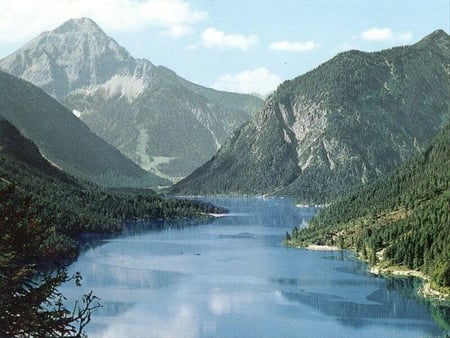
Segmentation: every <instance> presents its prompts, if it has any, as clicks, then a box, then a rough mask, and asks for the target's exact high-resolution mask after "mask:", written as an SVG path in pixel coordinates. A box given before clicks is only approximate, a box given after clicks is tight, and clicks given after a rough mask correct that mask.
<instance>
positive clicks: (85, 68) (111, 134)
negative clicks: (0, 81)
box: [0, 18, 263, 180]
mask: <svg viewBox="0 0 450 338" xmlns="http://www.w3.org/2000/svg"><path fill="white" fill-rule="evenodd" d="M0 69H3V70H5V71H7V72H9V73H11V74H13V75H15V76H18V77H21V78H23V79H25V80H27V81H30V82H32V83H34V84H35V85H37V86H39V87H41V88H42V89H44V90H45V91H46V92H47V93H49V94H50V95H52V96H54V97H55V98H56V99H57V100H58V101H60V102H61V103H63V104H64V105H65V106H66V107H68V108H69V109H70V110H72V111H73V112H74V114H76V115H77V116H79V117H80V118H81V119H82V120H83V121H84V122H85V123H86V124H87V125H88V126H89V127H90V128H91V129H92V130H93V131H94V132H95V133H96V134H97V135H99V136H100V137H102V138H103V139H105V140H106V141H107V142H109V143H110V144H112V145H113V146H115V147H116V148H117V149H119V150H120V151H121V152H122V153H123V154H125V155H126V156H128V157H129V158H130V159H132V160H133V161H134V162H135V163H137V164H138V165H140V166H141V167H142V168H144V169H145V170H150V171H152V172H155V173H157V174H158V175H160V176H164V177H168V178H171V179H173V180H177V179H179V178H180V177H184V176H186V175H187V174H189V173H190V172H192V171H193V170H194V169H195V168H197V167H199V166H200V165H201V164H203V163H204V162H206V161H207V160H208V159H210V158H211V156H212V155H214V154H215V153H216V151H217V149H218V148H219V147H220V145H221V144H222V143H223V142H224V140H226V139H227V138H228V137H229V136H230V135H231V134H232V132H233V131H235V130H236V129H237V128H238V127H239V126H240V125H242V123H244V122H245V121H247V120H248V119H249V118H250V116H251V114H252V113H253V112H254V111H255V110H256V109H258V108H259V107H260V106H261V105H262V102H263V101H262V100H261V99H259V98H257V97H255V96H251V95H244V94H234V93H226V92H220V91H216V90H213V89H208V88H205V87H202V86H199V85H196V84H194V83H191V82H189V81H186V80H184V79H183V78H181V77H179V76H177V75H176V74H175V73H174V72H173V71H171V70H169V69H167V68H165V67H162V66H155V65H153V64H152V63H151V62H150V61H148V60H145V59H135V58H133V57H132V56H131V55H130V54H129V53H128V52H127V51H126V50H125V49H124V48H123V47H121V46H120V45H119V44H118V43H117V42H115V41H114V40H113V39H111V38H110V37H109V36H107V35H106V34H105V33H104V32H103V31H102V30H101V29H100V28H99V26H98V25H97V24H96V23H95V22H93V21H92V20H90V19H87V18H82V19H72V20H69V21H67V22H65V23H64V24H63V25H61V26H60V27H58V28H56V29H55V30H53V31H50V32H45V33H42V34H41V35H39V36H38V37H37V38H35V39H34V40H32V41H30V42H29V43H28V44H26V45H25V46H24V47H23V48H21V49H19V50H18V51H17V52H15V53H13V54H12V55H9V56H7V57H6V58H4V59H2V60H0Z"/></svg>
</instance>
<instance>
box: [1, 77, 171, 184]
mask: <svg viewBox="0 0 450 338" xmlns="http://www.w3.org/2000/svg"><path fill="white" fill-rule="evenodd" d="M0 117H3V118H4V119H6V120H7V121H9V122H10V123H12V124H13V125H14V126H15V127H16V128H17V129H18V130H19V131H20V132H21V133H22V134H23V135H24V136H25V137H27V138H28V139H30V140H32V141H33V142H34V143H35V144H36V145H37V146H38V147H39V151H40V152H41V154H42V155H43V156H44V157H45V158H46V159H48V160H49V161H51V162H52V163H53V165H55V166H56V167H59V168H61V169H63V170H64V171H66V172H67V173H70V174H72V175H74V176H77V177H80V178H82V179H86V180H90V181H92V182H95V183H98V184H100V185H103V186H115V187H125V186H126V187H128V186H132V187H156V186H159V185H168V184H170V182H168V181H166V180H164V179H162V178H161V177H158V176H156V175H154V174H152V173H148V172H146V171H145V170H143V169H142V168H140V167H139V166H138V165H136V164H135V163H134V162H132V161H131V160H130V159H128V158H127V157H126V156H124V155H123V154H121V153H120V152H119V151H118V150H117V149H115V148H114V147H113V146H111V145H110V144H108V143H107V142H105V141H104V140H103V139H101V138H100V137H98V136H97V135H95V134H94V133H93V132H92V131H91V130H90V129H89V128H88V127H87V126H86V125H85V124H84V123H83V122H82V121H80V120H79V119H78V118H77V117H76V116H74V115H73V114H72V112H71V111H69V110H68V109H67V108H66V107H64V106H63V105H61V104H60V103H59V102H58V101H56V100H55V99H54V98H52V97H51V96H49V95H48V94H46V93H45V92H44V91H43V90H42V89H40V88H38V87H36V86H34V85H33V84H31V83H29V82H26V81H24V80H21V79H19V78H17V77H14V76H12V75H9V74H7V73H5V72H2V71H0Z"/></svg>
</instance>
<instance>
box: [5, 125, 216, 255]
mask: <svg viewBox="0 0 450 338" xmlns="http://www.w3.org/2000/svg"><path fill="white" fill-rule="evenodd" d="M11 209H12V210H15V211H14V212H12V213H8V212H6V211H5V210H9V212H11ZM23 212H25V214H26V215H29V214H31V216H30V217H31V218H38V219H39V222H38V223H39V226H42V227H46V228H48V235H49V236H50V237H49V238H48V241H49V243H50V244H49V250H51V251H55V254H61V253H65V254H67V255H66V256H65V258H69V257H73V255H74V254H76V250H75V249H76V238H77V237H78V235H79V234H80V233H81V232H87V231H94V232H116V231H120V230H121V229H122V220H124V219H129V218H133V217H139V218H140V219H153V218H158V219H162V218H179V217H183V218H184V217H189V218H192V217H193V216H201V217H203V216H204V215H205V213H209V212H225V210H223V209H221V208H216V207H214V206H212V205H210V204H206V203H199V202H195V201H185V200H181V199H174V200H170V199H163V198H161V197H158V196H156V194H155V193H154V192H152V191H148V190H145V191H141V192H139V193H134V194H125V193H112V192H109V191H106V190H104V189H102V188H99V187H98V186H96V185H94V184H90V183H89V184H88V183H86V182H81V181H78V180H77V179H76V178H74V177H71V176H69V175H68V174H66V173H64V172H62V171H60V170H59V169H58V168H55V167H54V166H53V165H52V164H50V163H49V162H48V161H47V160H46V159H45V158H44V157H42V155H41V153H40V151H39V149H38V147H37V146H36V145H35V144H34V143H33V142H31V141H30V140H29V139H27V138H25V137H24V136H23V135H22V134H20V132H19V131H18V130H17V128H16V127H14V126H13V125H12V124H11V123H10V122H9V121H7V120H6V119H3V118H1V117H0V224H2V225H3V222H6V221H8V222H10V221H11V220H10V219H9V218H11V217H16V216H20V215H21V214H22V213H23ZM19 221H21V220H19V219H18V220H17V222H18V224H19ZM21 225H23V224H21ZM36 226H37V225H36ZM28 240H31V239H28ZM74 250H75V251H74ZM59 251H61V252H59Z"/></svg>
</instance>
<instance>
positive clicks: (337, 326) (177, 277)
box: [62, 198, 444, 338]
mask: <svg viewBox="0 0 450 338" xmlns="http://www.w3.org/2000/svg"><path fill="white" fill-rule="evenodd" d="M209 201H212V202H214V203H216V204H218V205H221V206H225V207H227V208H229V209H230V211H231V213H230V214H229V215H228V216H226V217H222V218H218V219H216V220H214V221H211V222H207V223H206V224H197V225H191V226H184V227H183V226H180V225H173V226H172V227H170V226H169V225H170V224H166V226H167V227H162V228H161V229H159V230H158V231H155V230H153V231H151V230H149V229H148V228H149V227H151V224H150V225H149V224H143V223H137V224H133V223H130V224H128V232H127V233H125V234H123V235H122V236H120V237H117V238H113V239H100V238H98V239H96V240H94V239H91V240H90V242H89V245H90V248H89V249H87V250H86V251H85V252H84V253H82V254H81V256H80V257H79V259H78V260H77V261H76V262H75V263H74V264H72V265H71V266H70V267H69V271H70V272H72V273H74V272H76V271H79V272H80V273H81V274H82V276H83V286H82V288H81V290H80V288H77V287H75V286H72V285H66V286H64V287H63V288H62V291H63V293H64V294H65V295H66V296H68V297H69V300H70V299H72V298H76V297H79V295H80V293H81V292H82V291H89V290H91V289H92V290H94V294H95V295H97V296H98V297H100V298H101V303H102V304H103V307H102V308H100V309H97V310H96V311H95V312H94V314H93V317H92V321H91V323H90V324H89V326H88V327H87V333H88V334H89V336H90V337H183V338H187V337H423V336H436V335H439V334H443V333H444V332H443V330H442V329H440V328H439V326H438V325H437V324H436V322H435V321H434V320H433V318H432V316H431V314H430V310H429V309H428V307H427V306H426V305H424V304H421V303H420V302H419V301H418V300H417V298H416V297H415V291H414V284H415V282H414V280H411V279H385V278H380V277H375V276H372V275H370V274H369V273H367V267H366V265H365V264H364V263H362V262H360V261H358V260H356V258H355V257H354V255H353V254H352V253H349V252H314V251H306V250H300V249H293V248H286V247H283V246H282V240H283V238H284V235H285V232H286V231H290V230H291V229H292V227H293V226H294V225H297V226H300V227H301V226H304V225H305V223H306V221H307V220H308V219H309V218H310V217H312V216H313V215H314V213H315V210H314V209H300V208H296V207H295V206H294V205H293V203H292V201H291V200H289V199H275V198H274V199H246V198H215V199H209ZM158 225H159V226H160V225H161V224H158Z"/></svg>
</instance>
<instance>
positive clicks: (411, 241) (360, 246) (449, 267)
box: [291, 124, 450, 296]
mask: <svg viewBox="0 0 450 338" xmlns="http://www.w3.org/2000/svg"><path fill="white" fill-rule="evenodd" d="M449 206H450V124H448V125H447V126H446V127H445V128H444V129H443V130H442V131H441V132H440V133H439V134H438V136H437V137H436V139H435V140H434V142H433V143H432V145H431V146H430V147H429V148H428V149H427V150H426V151H425V152H424V153H422V154H420V155H419V156H416V157H415V158H414V159H412V160H410V161H408V162H406V163H404V164H403V165H402V166H401V167H400V168H399V169H398V170H396V171H395V172H394V173H393V174H391V175H389V176H387V177H383V178H380V179H378V180H376V181H374V182H372V183H370V184H368V185H366V186H364V187H361V188H359V189H356V190H355V191H352V192H349V193H347V194H345V195H344V196H342V197H341V198H339V199H338V200H336V201H334V202H333V203H331V205H330V206H328V207H327V208H325V209H323V210H321V211H320V212H319V213H318V214H317V215H316V216H315V217H314V218H313V219H312V220H311V221H310V222H309V224H308V226H307V227H306V228H304V229H302V230H300V231H297V230H296V231H294V232H295V233H296V235H295V236H292V238H291V241H292V242H291V244H293V245H297V244H301V245H305V244H308V243H319V244H329V245H339V246H340V247H342V248H351V249H354V250H357V251H358V252H360V253H361V254H362V255H363V256H364V257H365V258H366V259H368V261H369V263H370V264H371V265H378V268H381V269H389V268H390V267H392V266H397V267H398V266H400V267H403V268H408V269H415V270H419V271H421V272H422V273H425V274H426V275H428V276H430V277H431V279H432V282H433V283H434V284H433V285H432V286H434V288H437V289H440V288H446V291H445V290H443V289H441V291H445V292H446V293H447V295H449V296H450V232H449V231H448V230H449V224H450V217H449V215H450V213H449ZM394 269H395V268H394ZM391 270H393V268H391Z"/></svg>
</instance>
